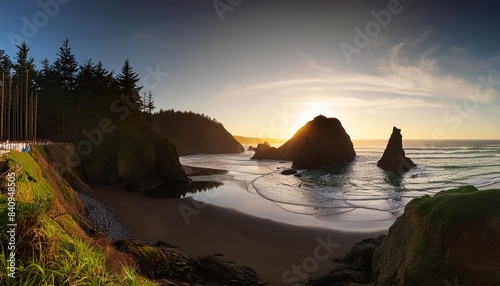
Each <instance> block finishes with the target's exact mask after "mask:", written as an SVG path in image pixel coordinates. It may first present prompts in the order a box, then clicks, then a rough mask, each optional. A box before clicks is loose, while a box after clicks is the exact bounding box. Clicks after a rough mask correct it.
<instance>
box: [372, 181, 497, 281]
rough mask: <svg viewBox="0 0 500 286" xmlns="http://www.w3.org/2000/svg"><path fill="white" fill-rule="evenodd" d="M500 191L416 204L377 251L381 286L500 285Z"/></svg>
mask: <svg viewBox="0 0 500 286" xmlns="http://www.w3.org/2000/svg"><path fill="white" fill-rule="evenodd" d="M499 205H500V190H498V189H497V190H481V191H479V190H477V189H476V188H474V187H472V186H465V187H460V188H458V189H454V190H448V191H442V192H439V193H437V194H436V195H435V196H434V197H430V196H428V195H426V196H423V197H421V198H416V199H413V200H412V201H411V202H410V203H408V204H407V205H406V207H405V211H404V214H403V215H402V216H400V217H399V218H398V219H397V220H396V221H395V222H394V224H393V225H392V226H391V227H390V229H389V233H388V234H387V237H386V238H385V239H384V240H383V241H382V243H381V245H380V246H379V247H378V248H377V249H375V253H374V257H373V272H374V274H375V276H376V277H377V282H378V285H406V286H413V285H415V286H417V285H448V284H449V285H452V284H453V285H498V282H499V281H500V259H498V257H500V247H498V242H499V241H500V208H498V206H499Z"/></svg>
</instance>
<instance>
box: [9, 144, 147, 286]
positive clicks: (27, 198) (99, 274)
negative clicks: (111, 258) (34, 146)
mask: <svg viewBox="0 0 500 286" xmlns="http://www.w3.org/2000/svg"><path fill="white" fill-rule="evenodd" d="M6 161H7V165H8V166H9V168H10V170H11V171H12V170H14V169H17V170H19V168H20V166H22V171H20V172H18V175H17V176H16V188H17V191H16V223H17V225H18V226H17V229H16V235H17V237H16V273H15V278H14V279H12V278H10V277H8V275H7V267H8V263H7V259H6V258H7V257H8V255H9V253H10V251H8V250H7V248H6V246H7V237H6V236H5V235H3V234H4V233H5V231H6V229H5V228H6V224H7V221H6V220H5V219H6V218H7V212H8V209H7V207H6V205H7V204H6V202H7V196H6V194H5V192H2V193H0V223H1V225H0V230H1V232H2V233H3V234H2V235H1V236H0V242H1V243H0V252H1V256H0V285H6V286H11V285H12V286H14V285H15V286H18V285H19V286H20V285H22V286H24V285H27V286H31V285H33V286H35V285H36V286H38V285H68V286H73V285H156V284H155V283H153V282H151V281H148V280H146V279H144V278H142V277H141V276H140V275H139V274H137V273H136V272H135V270H134V269H133V268H130V267H129V266H122V269H121V270H118V271H116V270H111V268H108V266H107V265H108V263H107V257H106V255H105V254H104V252H103V250H101V248H100V247H99V246H98V244H97V243H93V242H92V241H91V240H90V239H89V238H88V236H86V235H84V236H85V239H84V238H83V237H80V236H78V233H84V231H83V230H82V229H81V227H80V224H79V223H77V222H76V221H79V220H84V218H83V217H81V214H79V213H77V208H75V207H74V206H75V205H76V204H81V203H80V202H79V201H76V200H78V197H77V196H76V194H75V193H74V191H73V190H72V189H71V187H69V185H68V184H67V182H66V181H63V180H62V179H61V178H60V177H54V175H53V174H54V171H53V170H51V169H44V168H41V167H40V164H38V163H37V162H36V161H35V160H33V158H32V157H31V156H30V155H29V154H26V153H18V152H11V153H10V154H9V155H8V157H7V159H6ZM46 168H50V167H46ZM2 185H3V184H2ZM2 191H3V190H2ZM56 205H57V207H56ZM54 208H58V209H59V210H58V211H54V210H53V209H54Z"/></svg>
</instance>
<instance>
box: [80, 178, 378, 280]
mask: <svg viewBox="0 0 500 286" xmlns="http://www.w3.org/2000/svg"><path fill="white" fill-rule="evenodd" d="M92 189H93V191H92V192H91V193H90V194H89V196H91V197H93V198H95V199H97V200H99V201H101V202H102V203H104V205H105V206H106V207H108V208H109V209H110V210H111V211H112V212H113V213H114V214H115V215H116V216H117V217H118V218H120V220H121V222H122V224H123V225H124V226H125V227H126V228H128V229H129V230H130V231H131V232H132V234H133V235H134V236H135V237H137V238H140V239H146V240H148V241H151V242H157V241H158V240H161V241H164V242H167V243H170V244H173V245H176V246H179V247H181V248H183V249H185V250H186V251H188V252H190V253H191V254H192V255H194V256H202V255H211V254H222V255H223V256H224V257H225V258H227V259H230V260H233V261H236V262H238V263H240V264H243V265H247V266H250V267H252V268H253V269H255V270H256V272H257V273H258V274H259V277H260V279H262V280H264V281H268V282H271V285H282V284H283V283H282V279H283V274H284V273H286V272H287V271H289V272H288V273H287V274H286V275H285V276H286V277H287V278H293V277H295V278H297V277H298V276H304V275H305V274H306V273H307V272H311V271H313V270H316V271H320V270H324V269H327V268H329V267H331V266H333V265H334V262H332V261H331V260H332V259H334V258H339V257H341V256H343V255H344V254H345V253H346V252H348V251H349V250H350V248H351V247H352V246H353V245H354V243H356V242H358V241H360V240H361V239H363V238H367V237H375V236H378V235H380V234H383V233H384V234H385V233H386V231H385V232H375V233H373V232H371V233H370V232H366V233H363V232H343V231H338V230H332V229H322V228H313V227H300V226H294V225H289V224H284V223H278V222H275V221H272V220H269V219H263V218H258V217H254V216H251V215H248V214H244V213H240V212H238V211H237V210H233V209H228V208H223V207H219V206H215V205H210V204H205V203H201V202H198V201H195V200H193V199H192V198H183V199H151V198H146V197H143V196H141V195H139V194H137V193H132V192H129V191H127V190H125V188H124V186H123V185H106V186H102V185H97V186H96V185H94V186H92ZM294 265H295V267H294V268H295V269H296V270H295V271H294V269H293V268H292V267H293V266H294ZM297 269H298V270H297ZM294 272H295V274H294Z"/></svg>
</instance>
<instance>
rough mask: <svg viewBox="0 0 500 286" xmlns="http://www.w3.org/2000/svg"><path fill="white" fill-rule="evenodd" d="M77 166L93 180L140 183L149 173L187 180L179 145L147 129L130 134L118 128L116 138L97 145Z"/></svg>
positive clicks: (170, 178) (180, 180)
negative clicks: (136, 133)
mask: <svg viewBox="0 0 500 286" xmlns="http://www.w3.org/2000/svg"><path fill="white" fill-rule="evenodd" d="M72 156H73V157H75V158H79V159H80V160H81V162H80V163H78V164H75V167H77V168H79V169H81V170H82V174H83V176H84V177H85V179H86V180H87V181H89V182H92V183H118V182H125V183H133V184H134V183H138V182H142V181H143V180H144V179H145V178H146V177H147V176H152V177H155V178H157V179H159V180H162V181H178V182H187V181H188V178H187V176H186V174H185V173H184V170H183V169H182V167H181V164H180V162H179V155H178V154H177V150H176V148H175V146H174V145H173V144H172V143H171V142H170V141H169V140H168V138H166V137H165V136H163V135H162V134H159V133H157V132H154V131H144V133H143V134H140V135H137V136H130V135H127V134H124V133H121V132H120V131H119V130H116V131H115V132H114V133H113V138H110V139H108V140H104V141H103V142H102V143H101V144H100V145H99V146H96V147H95V148H94V149H93V150H92V152H91V153H90V155H89V156H85V157H82V156H79V155H78V154H73V155H72Z"/></svg>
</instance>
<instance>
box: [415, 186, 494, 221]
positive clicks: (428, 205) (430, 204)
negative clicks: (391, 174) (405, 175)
mask: <svg viewBox="0 0 500 286" xmlns="http://www.w3.org/2000/svg"><path fill="white" fill-rule="evenodd" d="M409 205H410V206H412V207H414V209H415V211H416V212H417V214H418V215H420V216H422V217H424V218H425V219H427V220H429V221H432V222H437V223H438V224H439V226H440V227H442V228H449V227H451V226H453V225H454V224H455V223H457V222H464V221H474V220H481V219H484V218H488V217H492V216H498V215H500V208H499V207H498V206H499V205H500V190H482V191H479V190H478V189H476V188H475V187H473V186H464V187H460V188H457V189H453V190H448V191H442V192H439V193H437V194H436V195H435V196H434V197H430V196H428V195H426V196H423V197H421V198H417V199H413V200H412V201H411V202H410V203H409Z"/></svg>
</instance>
